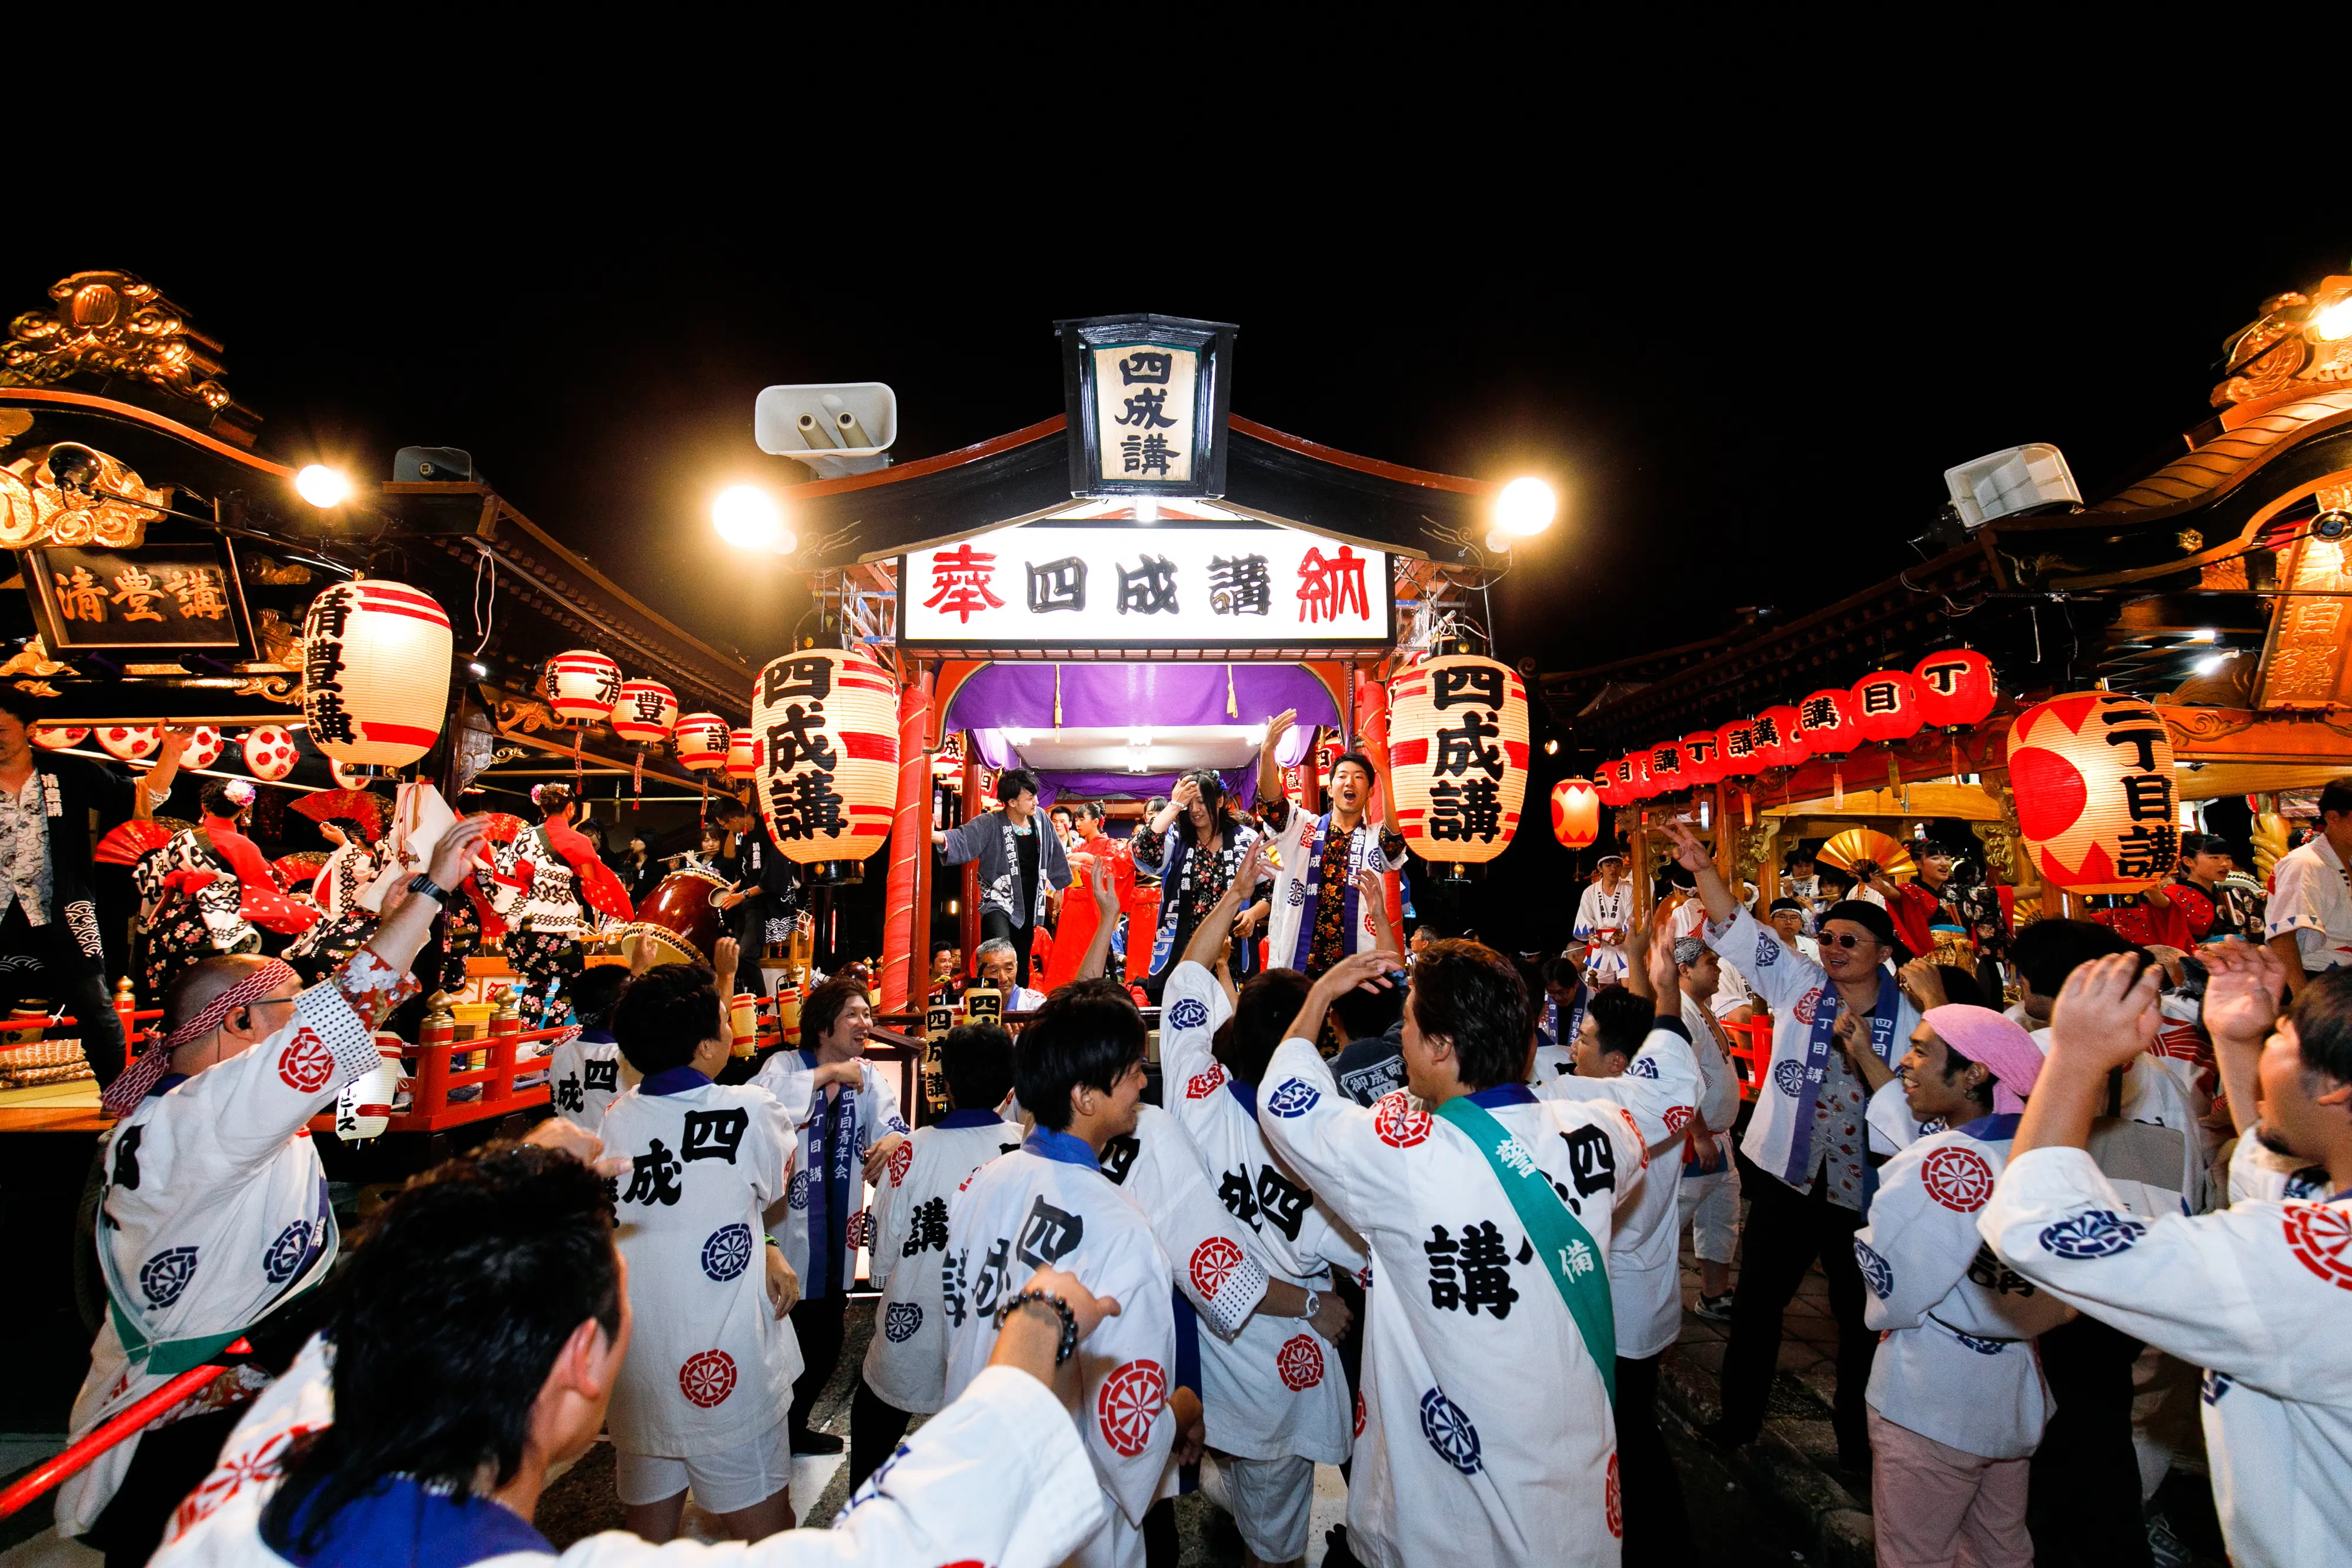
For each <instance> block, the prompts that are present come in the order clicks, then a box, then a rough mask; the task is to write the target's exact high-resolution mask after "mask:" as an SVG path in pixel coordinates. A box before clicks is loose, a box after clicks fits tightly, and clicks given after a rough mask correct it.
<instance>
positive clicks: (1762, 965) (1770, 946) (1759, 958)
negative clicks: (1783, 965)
mask: <svg viewBox="0 0 2352 1568" xmlns="http://www.w3.org/2000/svg"><path fill="white" fill-rule="evenodd" d="M1779 962H1780V944H1779V943H1778V942H1775V941H1774V940H1772V938H1770V937H1769V936H1759V937H1758V938H1757V939H1756V967H1758V968H1759V969H1769V968H1770V967H1772V966H1773V965H1775V964H1777V963H1779Z"/></svg>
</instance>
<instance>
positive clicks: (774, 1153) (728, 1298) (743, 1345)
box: [602, 1067, 801, 1458]
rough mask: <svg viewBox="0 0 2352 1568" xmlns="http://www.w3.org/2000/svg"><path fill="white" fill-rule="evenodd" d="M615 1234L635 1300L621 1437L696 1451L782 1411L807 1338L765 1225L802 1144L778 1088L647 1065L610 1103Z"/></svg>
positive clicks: (617, 1396) (630, 1442)
mask: <svg viewBox="0 0 2352 1568" xmlns="http://www.w3.org/2000/svg"><path fill="white" fill-rule="evenodd" d="M602 1136H603V1138H604V1153H605V1154H606V1155H608V1156H611V1157H619V1156H623V1155H625V1156H627V1158H628V1159H629V1161H630V1166H629V1172H628V1174H627V1175H626V1176H614V1177H613V1178H612V1180H611V1185H612V1186H613V1187H614V1191H615V1193H616V1194H617V1197H616V1199H615V1201H614V1210H613V1212H614V1220H615V1222H616V1225H615V1229H614V1236H615V1238H616V1239H618V1241H619V1242H620V1247H621V1255H622V1256H623V1257H625V1258H626V1259H627V1260H629V1291H630V1295H631V1299H632V1300H633V1301H635V1303H636V1308H637V1312H636V1329H635V1337H634V1338H633V1339H631V1341H630V1342H629V1359H628V1361H627V1363H626V1364H625V1365H624V1366H623V1367H622V1368H621V1381H620V1383H619V1385H618V1386H616V1387H615V1388H614V1391H613V1409H612V1418H611V1425H612V1431H613V1446H614V1448H619V1449H621V1450H623V1451H624V1452H626V1453H631V1454H652V1455H658V1456H660V1457H662V1458H690V1457H692V1456H694V1455H698V1454H716V1453H720V1452H722V1451H724V1450H726V1449H728V1448H735V1447H738V1446H740V1445H741V1444H744V1443H748V1442H750V1441H751V1439H752V1438H754V1437H758V1436H760V1434H761V1433H762V1432H765V1431H767V1430H768V1429H769V1428H771V1427H773V1426H775V1425H776V1423H777V1422H779V1421H782V1419H783V1418H784V1410H785V1406H788V1405H789V1404H791V1402H792V1396H793V1379H794V1378H795V1377H798V1376H799V1375H801V1347H800V1338H799V1336H798V1335H797V1334H795V1333H793V1326H792V1324H790V1323H789V1322H782V1321H779V1320H778V1318H777V1317H776V1314H775V1312H774V1309H773V1308H772V1307H771V1306H770V1305H769V1304H768V1289H767V1280H768V1257H767V1253H768V1243H767V1235H766V1232H767V1224H766V1221H765V1220H764V1219H763V1218H761V1216H762V1215H763V1213H764V1212H765V1211H766V1210H767V1209H768V1208H769V1207H770V1206H772V1204H774V1203H775V1201H776V1200H777V1199H778V1198H779V1197H782V1196H783V1192H784V1186H785V1183H786V1181H787V1180H788V1179H789V1178H790V1176H791V1174H792V1170H793V1159H794V1156H795V1154H796V1152H797V1145H796V1143H795V1140H794V1138H793V1127H792V1123H791V1122H790V1120H788V1119H787V1118H786V1116H785V1115H784V1112H783V1108H782V1106H780V1105H778V1104H777V1103H776V1102H775V1099H774V1097H773V1096H772V1095H771V1094H769V1092H767V1091H766V1090H764V1089H761V1088H759V1087H757V1086H755V1085H751V1084H740V1083H739V1084H720V1083H713V1082H711V1081H710V1080H709V1079H708V1078H705V1077H704V1076H703V1075H702V1074H701V1073H699V1072H697V1071H694V1070H693V1069H692V1068H689V1067H676V1068H671V1069H669V1070H668V1071H664V1072H656V1073H654V1074H652V1075H651V1076H649V1077H647V1078H646V1080H645V1081H644V1082H641V1083H639V1084H638V1085H637V1086H636V1087H635V1088H634V1089H632V1090H629V1091H628V1092H626V1093H625V1094H623V1095H622V1096H621V1097H620V1098H619V1099H617V1100H615V1101H614V1102H613V1106H612V1109H611V1110H609V1111H607V1112H605V1113H604V1131H603V1133H602Z"/></svg>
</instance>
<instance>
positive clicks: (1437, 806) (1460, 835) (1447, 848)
mask: <svg viewBox="0 0 2352 1568" xmlns="http://www.w3.org/2000/svg"><path fill="white" fill-rule="evenodd" d="M1389 768H1390V772H1391V776H1392V778H1393V779H1394V781H1395V785H1396V800H1395V806H1396V824H1397V831H1400V832H1402V834H1403V835H1404V839H1405V842H1406V843H1408V844H1410V845H1411V846H1412V848H1413V850H1414V851H1415V852H1418V853H1419V854H1420V855H1421V857H1422V858H1423V860H1431V861H1440V862H1451V863H1454V864H1457V865H1465V864H1474V863H1478V862H1486V861H1490V860H1493V859H1494V858H1495V857H1496V855H1498V854H1501V853H1502V852H1503V851H1504V850H1505V849H1506V848H1507V847H1508V846H1509V844H1510V841H1511V836H1512V835H1513V834H1514V833H1516V832H1517V831H1518V826H1519V808H1520V806H1521V804H1522V803H1523V802H1524V801H1525V800H1526V799H1527V789H1528V690H1527V685H1526V683H1525V682H1523V681H1522V680H1520V678H1519V675H1518V672H1517V671H1516V670H1513V669H1512V668H1511V667H1510V666H1509V665H1507V664H1498V663H1496V661H1495V660H1493V659H1488V658H1484V657H1482V656H1480V655H1478V654H1475V653H1447V654H1444V655H1442V656H1440V657H1438V658H1434V659H1432V660H1430V661H1429V662H1428V663H1427V664H1416V665H1414V666H1413V667H1412V668H1411V669H1409V670H1406V671H1405V672H1404V673H1403V674H1400V675H1399V676H1397V677H1396V679H1395V680H1394V681H1393V682H1392V683H1391V685H1390V687H1389Z"/></svg>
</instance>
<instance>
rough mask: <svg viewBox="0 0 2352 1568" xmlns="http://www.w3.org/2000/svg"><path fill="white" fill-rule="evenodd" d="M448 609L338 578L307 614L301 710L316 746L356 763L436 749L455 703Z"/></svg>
mask: <svg viewBox="0 0 2352 1568" xmlns="http://www.w3.org/2000/svg"><path fill="white" fill-rule="evenodd" d="M453 651H454V650H453V644H452V640H451V637H450V632H449V617H448V614H447V612H445V611H443V610H442V608H441V606H440V605H439V604H438V603H436V601H434V598H433V596H432V595H431V594H429V593H423V592H420V591H417V590H415V589H414V588H411V587H409V586H408V585H407V584H406V583H404V582H385V581H382V580H377V579H374V578H369V579H364V580H361V581H358V582H339V583H337V584H335V585H334V586H333V587H332V588H330V589H328V590H327V591H325V592H323V593H321V594H320V595H319V597H318V598H316V599H314V600H312V601H310V612H309V613H308V614H306V615H304V616H303V617H302V717H303V718H304V720H305V721H306V722H307V723H308V724H309V726H310V744H311V745H313V746H315V747H318V748H319V749H320V751H322V752H324V753H326V755H327V756H328V758H330V759H331V760H333V761H336V762H342V763H348V764H351V765H352V766H354V767H373V768H405V767H407V766H408V765H409V764H410V763H412V762H415V761H416V760H417V759H418V758H421V757H423V756H424V755H425V753H426V752H428V751H430V750H432V749H433V743H434V742H435V741H436V740H437V739H439V738H440V736H441V721H442V717H443V716H444V715H445V714H446V713H447V711H448V707H449V660H450V656H451V653H452V652H453Z"/></svg>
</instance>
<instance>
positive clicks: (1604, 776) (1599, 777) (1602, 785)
mask: <svg viewBox="0 0 2352 1568" xmlns="http://www.w3.org/2000/svg"><path fill="white" fill-rule="evenodd" d="M1592 792H1593V793H1594V794H1595V795H1597V796H1599V797H1600V798H1601V804H1602V805H1604V806H1622V805H1623V804H1624V803H1625V802H1624V800H1622V799H1621V798H1620V797H1619V795H1618V792H1617V763H1616V761H1615V759H1614V758H1611V759H1610V760H1607V761H1604V762H1602V763H1601V766H1599V767H1598V768H1594V769H1593V770H1592Z"/></svg>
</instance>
